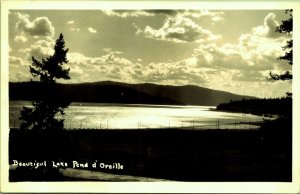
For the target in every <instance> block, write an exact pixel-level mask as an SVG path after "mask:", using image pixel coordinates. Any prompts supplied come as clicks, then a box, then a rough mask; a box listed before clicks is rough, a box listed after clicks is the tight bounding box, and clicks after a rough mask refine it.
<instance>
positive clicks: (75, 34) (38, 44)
mask: <svg viewBox="0 0 300 194" xmlns="http://www.w3.org/2000/svg"><path fill="white" fill-rule="evenodd" d="M287 18H288V15H286V14H285V12H284V10H171V9H170V10H10V12H9V28H8V29H9V81H11V82H19V81H29V80H31V79H33V80H36V79H37V78H33V77H32V75H31V74H30V73H29V65H30V64H31V58H32V56H33V57H35V58H36V59H38V60H41V59H42V58H44V59H45V58H46V57H48V56H50V55H52V54H53V47H54V44H55V40H56V39H57V38H58V37H59V34H60V33H62V34H63V36H64V40H65V45H66V48H69V52H68V54H67V58H68V60H69V62H68V64H67V65H65V67H66V68H70V76H71V79H70V80H67V81H61V82H62V83H81V82H97V81H104V80H110V81H118V82H126V83H155V84H163V85H196V86H201V87H206V88H211V89H216V90H222V91H227V92H231V93H235V94H241V95H250V96H256V97H261V98H264V97H267V98H268V97H281V96H285V93H286V92H287V91H291V85H292V83H291V81H277V82H271V81H267V79H266V77H268V74H269V72H270V71H272V72H273V73H282V72H284V71H287V70H291V66H290V65H288V64H287V62H286V61H282V60H277V58H278V57H279V56H281V55H283V50H282V47H283V46H284V45H285V43H286V41H287V40H288V38H289V37H287V36H286V35H284V34H280V33H277V32H275V29H276V27H277V26H278V25H279V24H280V23H281V21H282V20H284V19H287Z"/></svg>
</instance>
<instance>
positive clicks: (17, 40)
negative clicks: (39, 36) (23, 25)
mask: <svg viewBox="0 0 300 194" xmlns="http://www.w3.org/2000/svg"><path fill="white" fill-rule="evenodd" d="M14 40H15V41H16V42H23V43H24V42H27V38H26V37H25V36H23V35H19V36H16V37H15V39H14Z"/></svg>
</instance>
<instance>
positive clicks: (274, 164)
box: [9, 123, 292, 182]
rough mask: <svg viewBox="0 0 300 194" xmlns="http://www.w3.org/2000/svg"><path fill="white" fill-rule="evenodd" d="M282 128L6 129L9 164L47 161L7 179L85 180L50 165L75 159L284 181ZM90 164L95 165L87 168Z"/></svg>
mask: <svg viewBox="0 0 300 194" xmlns="http://www.w3.org/2000/svg"><path fill="white" fill-rule="evenodd" d="M274 127H275V128H274ZM282 127H287V126H283V125H282V126H281V125H278V123H277V124H276V123H273V124H271V125H269V126H267V127H263V128H262V129H259V130H184V129H156V130H151V129H145V130H142V129H139V130H66V131H61V132H37V131H21V130H19V129H11V130H10V134H9V161H10V164H13V160H17V161H18V162H20V161H22V162H29V161H32V162H34V161H36V162H38V161H47V168H43V167H39V168H37V169H34V168H32V169H30V168H29V167H17V168H15V169H14V170H11V171H10V181H84V180H87V181H90V180H88V179H82V178H70V177H66V176H64V175H63V174H62V173H60V172H61V170H58V169H56V168H53V166H52V167H49V166H50V164H52V162H55V163H56V162H62V163H63V164H64V165H65V164H66V163H67V168H68V169H69V168H73V161H77V162H78V163H82V164H86V163H88V165H89V166H88V167H84V166H82V168H84V170H90V171H101V172H103V173H109V174H116V175H131V176H137V177H150V178H155V179H164V180H174V181H210V182H213V181H239V182H240V181H268V182H272V181H280V182H289V181H291V179H292V175H291V172H292V170H291V169H292V156H291V151H292V148H291V145H292V143H291V142H292V141H291V129H289V127H288V128H287V129H284V130H282ZM95 160H97V162H98V163H97V165H98V166H97V168H92V166H91V164H92V163H93V162H94V161H95ZM100 163H102V164H105V165H107V164H108V165H117V163H119V164H120V165H122V169H120V168H119V169H118V168H117V167H116V166H115V167H114V168H112V169H110V168H109V166H107V167H105V168H104V166H102V167H103V168H100ZM59 164H61V163H59ZM119 164H118V165H119ZM65 170H67V169H65ZM155 179H153V180H155ZM95 180H105V181H114V180H106V179H101V177H100V178H99V179H96V178H95V179H93V181H95Z"/></svg>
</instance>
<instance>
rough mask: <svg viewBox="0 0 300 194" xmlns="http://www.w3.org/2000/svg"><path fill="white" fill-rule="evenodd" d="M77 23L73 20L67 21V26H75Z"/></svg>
mask: <svg viewBox="0 0 300 194" xmlns="http://www.w3.org/2000/svg"><path fill="white" fill-rule="evenodd" d="M74 23H75V22H74V21H73V20H70V21H67V24H74Z"/></svg>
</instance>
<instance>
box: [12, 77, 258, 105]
mask: <svg viewBox="0 0 300 194" xmlns="http://www.w3.org/2000/svg"><path fill="white" fill-rule="evenodd" d="M41 87H42V86H41V84H40V83H39V82H11V83H9V99H10V100H33V99H38V98H39V96H40V95H41V94H40V92H39V91H41ZM57 93H59V94H60V96H61V97H62V98H66V99H69V100H70V101H73V102H99V103H127V104H165V105H167V104H169V105H206V106H217V105H218V104H220V103H225V102H229V101H231V100H242V99H253V98H255V97H251V96H242V95H237V94H232V93H229V92H224V91H218V90H212V89H208V88H204V87H199V86H194V85H185V86H171V85H157V84H152V83H142V84H128V83H121V82H112V81H103V82H93V83H77V84H58V87H57Z"/></svg>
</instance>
